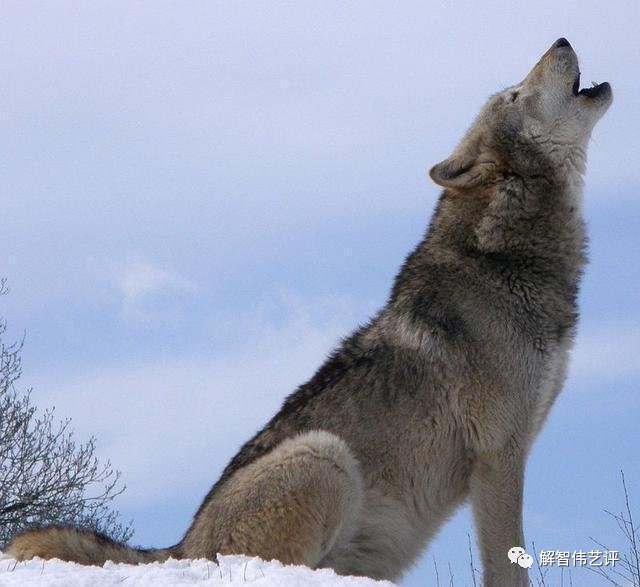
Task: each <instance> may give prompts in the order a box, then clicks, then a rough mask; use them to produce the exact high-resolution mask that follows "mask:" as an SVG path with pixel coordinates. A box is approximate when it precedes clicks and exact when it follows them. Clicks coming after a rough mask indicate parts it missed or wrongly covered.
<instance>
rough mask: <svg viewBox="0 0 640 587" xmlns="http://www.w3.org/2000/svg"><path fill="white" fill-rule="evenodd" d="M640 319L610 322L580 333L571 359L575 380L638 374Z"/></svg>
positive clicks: (601, 379)
mask: <svg viewBox="0 0 640 587" xmlns="http://www.w3.org/2000/svg"><path fill="white" fill-rule="evenodd" d="M639 322H640V321H639V320H638V319H635V318H634V317H631V318H630V320H629V321H628V323H627V324H624V325H623V324H609V325H606V326H600V327H598V328H592V329H590V330H586V331H585V332H584V333H581V332H580V333H579V334H578V338H577V340H576V345H575V348H574V351H573V356H572V361H571V374H572V377H573V378H575V379H580V380H582V379H588V380H590V381H594V380H595V381H603V380H610V379H612V378H619V377H630V376H635V377H638V376H640V362H638V349H639V348H640V329H639V328H638V324H639Z"/></svg>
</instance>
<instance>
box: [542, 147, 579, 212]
mask: <svg viewBox="0 0 640 587" xmlns="http://www.w3.org/2000/svg"><path fill="white" fill-rule="evenodd" d="M549 158H550V159H551V160H552V161H553V163H554V165H555V167H556V169H557V170H558V178H559V179H560V180H563V183H564V186H563V187H564V190H565V193H566V194H567V197H568V198H569V199H571V201H572V202H573V204H574V205H575V206H577V207H578V209H579V210H581V206H582V190H583V187H584V179H583V178H584V173H585V170H586V166H587V150H586V147H575V146H574V147H572V148H571V149H558V150H557V151H555V152H554V153H553V154H552V155H550V156H549Z"/></svg>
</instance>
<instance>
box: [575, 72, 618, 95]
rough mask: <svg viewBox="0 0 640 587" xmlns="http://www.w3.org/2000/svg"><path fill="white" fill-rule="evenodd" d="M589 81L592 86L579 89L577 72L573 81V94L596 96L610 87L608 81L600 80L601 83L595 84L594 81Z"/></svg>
mask: <svg viewBox="0 0 640 587" xmlns="http://www.w3.org/2000/svg"><path fill="white" fill-rule="evenodd" d="M591 83H592V84H593V85H592V87H590V88H582V89H580V74H578V76H577V77H576V79H575V81H574V82H573V95H574V96H586V97H587V98H597V97H598V96H599V95H600V94H602V93H606V92H607V91H608V90H609V88H610V86H609V82H602V83H601V84H597V83H596V82H591Z"/></svg>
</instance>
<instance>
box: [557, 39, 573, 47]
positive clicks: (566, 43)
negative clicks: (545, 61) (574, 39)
mask: <svg viewBox="0 0 640 587" xmlns="http://www.w3.org/2000/svg"><path fill="white" fill-rule="evenodd" d="M556 47H571V43H569V41H567V39H565V38H564V37H560V38H559V39H558V40H557V41H556Z"/></svg>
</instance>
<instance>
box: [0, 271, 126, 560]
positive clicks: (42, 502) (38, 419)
mask: <svg viewBox="0 0 640 587" xmlns="http://www.w3.org/2000/svg"><path fill="white" fill-rule="evenodd" d="M6 293H7V287H6V280H4V279H0V296H1V295H4V294H6ZM6 329H7V325H6V322H5V321H4V319H2V318H0V548H1V547H2V546H3V545H4V544H6V543H7V542H8V540H9V539H10V537H11V536H12V535H13V534H15V533H16V532H19V531H21V530H24V529H26V528H29V527H31V526H41V525H47V524H73V525H76V526H79V527H82V528H91V529H94V530H98V531H100V532H103V533H105V534H107V535H108V536H110V537H111V538H113V539H115V540H124V541H126V540H127V539H128V538H130V536H131V534H132V533H133V530H132V528H131V525H130V524H128V525H123V524H121V523H120V522H119V521H118V514H117V512H115V511H112V510H111V509H110V508H109V505H110V502H111V501H112V500H113V499H114V498H115V497H116V496H118V495H120V494H121V493H122V492H123V491H124V489H125V487H124V485H122V484H121V483H120V472H119V471H114V469H113V468H112V466H111V463H110V462H109V461H107V462H106V463H100V462H99V461H98V459H97V458H96V457H95V456H94V452H95V439H94V438H90V439H89V441H88V442H87V443H85V444H77V443H76V442H75V440H74V438H73V432H72V431H71V430H70V426H69V424H70V421H69V420H68V419H66V420H62V421H58V420H57V419H56V418H54V410H53V409H48V410H45V411H44V412H43V413H42V414H41V415H38V413H37V408H36V407H35V406H34V405H33V404H32V402H31V391H30V390H27V391H26V392H22V393H21V392H19V391H18V390H17V389H16V386H15V384H16V382H17V380H18V379H19V378H20V375H21V362H20V352H21V350H22V344H23V343H22V342H15V343H9V344H7V343H5V341H4V337H3V335H4V334H5V333H6Z"/></svg>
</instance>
